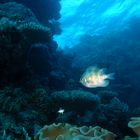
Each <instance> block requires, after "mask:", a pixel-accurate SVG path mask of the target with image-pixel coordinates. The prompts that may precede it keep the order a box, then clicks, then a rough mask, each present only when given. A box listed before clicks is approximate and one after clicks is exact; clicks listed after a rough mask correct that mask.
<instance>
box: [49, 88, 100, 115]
mask: <svg viewBox="0 0 140 140" xmlns="http://www.w3.org/2000/svg"><path fill="white" fill-rule="evenodd" d="M51 97H52V100H53V102H54V103H55V105H56V107H57V109H58V108H60V107H62V108H64V109H66V110H67V111H78V112H84V111H85V110H96V108H97V107H98V106H99V104H100V98H99V97H98V96H97V95H94V94H93V93H90V92H86V91H82V90H68V91H67V90H66V91H57V92H53V93H52V94H51Z"/></svg>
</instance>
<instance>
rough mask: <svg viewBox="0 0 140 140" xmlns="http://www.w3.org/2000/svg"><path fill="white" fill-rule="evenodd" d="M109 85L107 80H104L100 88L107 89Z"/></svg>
mask: <svg viewBox="0 0 140 140" xmlns="http://www.w3.org/2000/svg"><path fill="white" fill-rule="evenodd" d="M108 85H109V81H108V80H104V82H103V83H102V84H101V87H107V86H108Z"/></svg>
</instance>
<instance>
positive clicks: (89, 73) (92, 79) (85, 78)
mask: <svg viewBox="0 0 140 140" xmlns="http://www.w3.org/2000/svg"><path fill="white" fill-rule="evenodd" d="M109 79H111V80H113V79H114V73H110V74H105V69H99V68H97V67H89V68H88V69H87V70H86V71H85V72H84V74H83V75H82V77H81V79H80V83H81V84H82V85H84V86H85V87H88V88H97V87H106V86H108V85H109Z"/></svg>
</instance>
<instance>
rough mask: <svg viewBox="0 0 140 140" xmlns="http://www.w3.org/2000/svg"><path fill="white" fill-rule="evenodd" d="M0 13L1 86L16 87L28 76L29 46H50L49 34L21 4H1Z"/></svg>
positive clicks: (46, 28)
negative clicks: (14, 85)
mask: <svg viewBox="0 0 140 140" xmlns="http://www.w3.org/2000/svg"><path fill="white" fill-rule="evenodd" d="M0 10H1V12H0V58H1V59H0V65H1V66H2V69H1V70H0V73H1V75H0V79H1V82H0V86H4V85H6V86H7V83H9V84H10V83H13V84H15V82H16V84H17V83H18V84H19V83H20V82H23V81H24V82H25V81H26V80H27V78H29V75H31V74H30V71H29V67H28V62H27V61H28V53H29V50H30V47H31V45H32V44H33V43H38V42H44V43H47V44H49V42H51V32H50V29H49V28H48V27H46V26H43V25H41V24H40V23H39V21H38V20H37V19H36V17H35V15H34V14H33V12H32V11H31V10H30V9H29V8H27V7H25V6H23V5H22V4H18V3H15V2H9V3H5V4H0ZM9 70H10V71H9Z"/></svg>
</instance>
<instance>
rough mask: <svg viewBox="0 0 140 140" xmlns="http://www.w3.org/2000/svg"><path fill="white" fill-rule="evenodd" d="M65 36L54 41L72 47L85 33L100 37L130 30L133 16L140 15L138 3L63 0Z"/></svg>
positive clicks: (130, 1) (128, 1) (126, 0)
mask: <svg viewBox="0 0 140 140" xmlns="http://www.w3.org/2000/svg"><path fill="white" fill-rule="evenodd" d="M61 6H62V8H61V11H60V13H61V18H60V20H59V21H60V23H61V27H62V30H63V32H62V34H61V35H59V36H56V37H55V39H56V41H57V42H58V44H59V47H61V48H64V47H65V46H68V47H73V46H74V45H76V44H77V43H78V42H79V38H80V37H81V36H82V35H84V34H89V35H99V34H106V33H107V32H114V31H121V30H124V29H125V28H128V24H129V21H130V20H131V18H132V17H134V16H136V17H139V16H140V1H138V0H133V1H132V0H107V1H103V0H94V1H91V0H71V1H69V0H62V1H61Z"/></svg>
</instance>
